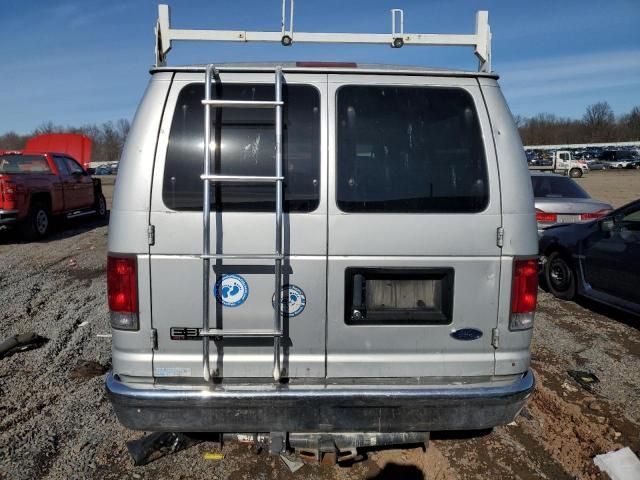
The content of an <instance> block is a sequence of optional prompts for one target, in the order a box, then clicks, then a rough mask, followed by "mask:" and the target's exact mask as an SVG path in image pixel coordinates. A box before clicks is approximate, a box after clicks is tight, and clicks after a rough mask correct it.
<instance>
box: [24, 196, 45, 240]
mask: <svg viewBox="0 0 640 480" xmlns="http://www.w3.org/2000/svg"><path fill="white" fill-rule="evenodd" d="M50 229H51V210H50V209H49V206H48V205H47V204H46V203H41V202H37V203H34V204H33V205H32V206H31V208H30V209H29V214H28V215H27V218H26V219H25V220H24V223H23V224H22V236H23V237H24V238H26V239H27V240H40V239H43V238H45V237H46V236H47V235H48V234H49V231H50Z"/></svg>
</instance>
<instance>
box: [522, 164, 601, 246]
mask: <svg viewBox="0 0 640 480" xmlns="http://www.w3.org/2000/svg"><path fill="white" fill-rule="evenodd" d="M531 185H532V186H533V196H534V201H535V207H536V220H537V221H538V233H539V234H541V233H542V231H543V230H544V229H545V228H547V227H550V226H551V225H556V224H558V223H579V222H586V221H589V220H593V219H595V218H600V217H603V216H605V215H607V214H608V213H609V212H611V211H612V210H613V207H612V206H611V205H609V204H608V203H605V202H601V201H600V200H595V199H593V198H591V197H590V196H589V194H588V193H587V192H585V191H584V190H583V189H582V187H580V185H578V184H577V183H576V182H575V181H574V180H572V179H571V178H569V177H564V176H562V175H556V174H553V173H538V172H535V173H532V174H531Z"/></svg>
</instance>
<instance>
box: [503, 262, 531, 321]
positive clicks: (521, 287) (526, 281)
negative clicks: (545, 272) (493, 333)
mask: <svg viewBox="0 0 640 480" xmlns="http://www.w3.org/2000/svg"><path fill="white" fill-rule="evenodd" d="M537 299H538V261H537V259H534V258H530V259H521V260H518V259H516V260H515V262H514V266H513V283H512V287H511V317H510V319H509V330H526V329H528V328H531V327H533V317H534V314H535V311H536V301H537Z"/></svg>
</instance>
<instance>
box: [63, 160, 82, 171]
mask: <svg viewBox="0 0 640 480" xmlns="http://www.w3.org/2000/svg"><path fill="white" fill-rule="evenodd" d="M64 162H65V163H66V164H67V169H69V171H70V172H71V173H82V174H84V173H85V172H84V170H83V169H82V167H81V166H80V165H78V163H77V162H76V161H75V160H72V159H70V158H67V157H64Z"/></svg>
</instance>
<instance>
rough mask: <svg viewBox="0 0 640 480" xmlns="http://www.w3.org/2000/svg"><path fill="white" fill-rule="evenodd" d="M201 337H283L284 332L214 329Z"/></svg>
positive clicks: (201, 334) (201, 333)
mask: <svg viewBox="0 0 640 480" xmlns="http://www.w3.org/2000/svg"><path fill="white" fill-rule="evenodd" d="M199 335H200V336H201V337H281V336H282V332H276V331H274V330H224V329H213V330H208V331H206V332H204V331H201V332H200V333H199Z"/></svg>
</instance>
